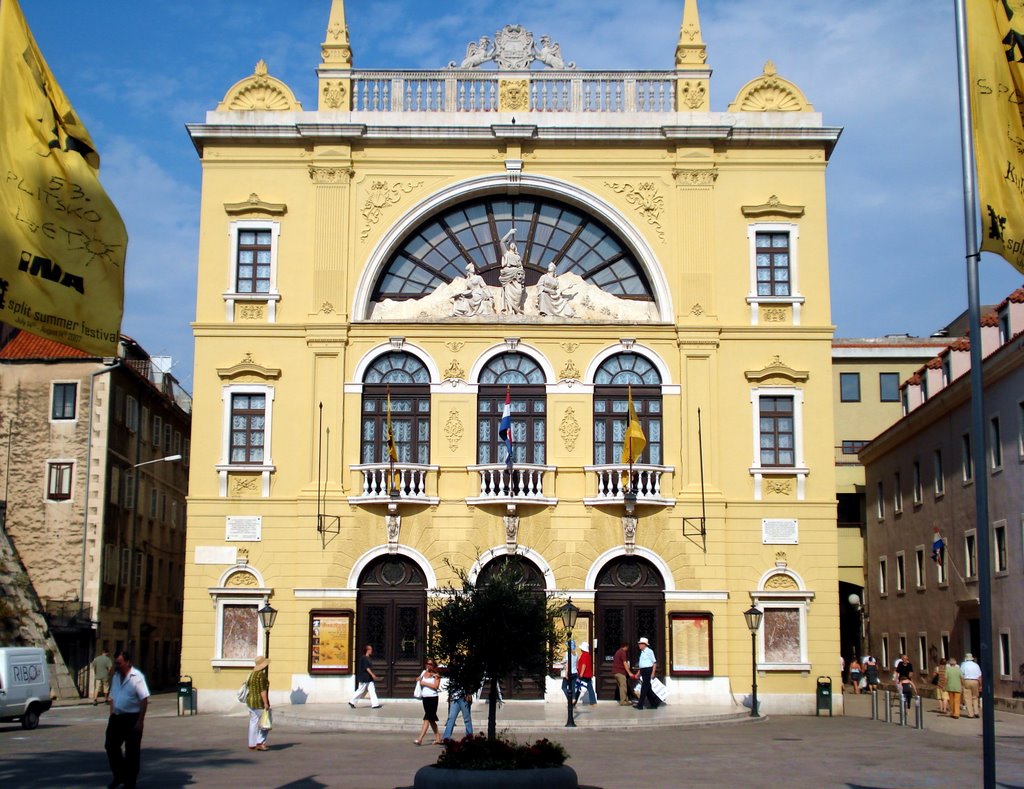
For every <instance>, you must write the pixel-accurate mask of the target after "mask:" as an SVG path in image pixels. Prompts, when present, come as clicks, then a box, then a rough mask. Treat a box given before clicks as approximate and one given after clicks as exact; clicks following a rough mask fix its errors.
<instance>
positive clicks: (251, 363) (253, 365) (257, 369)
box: [217, 353, 281, 381]
mask: <svg viewBox="0 0 1024 789" xmlns="http://www.w3.org/2000/svg"><path fill="white" fill-rule="evenodd" d="M217 375H218V376H220V378H221V379H222V380H224V379H232V378H239V377H241V376H243V375H245V376H252V377H254V378H262V379H263V380H265V381H269V380H273V379H276V378H280V377H281V368H280V367H264V366H263V365H262V364H259V363H258V362H256V361H255V360H254V359H253V358H252V354H251V353H247V354H245V356H243V357H242V360H241V361H240V362H238V364H233V365H231V366H230V367H218V368H217Z"/></svg>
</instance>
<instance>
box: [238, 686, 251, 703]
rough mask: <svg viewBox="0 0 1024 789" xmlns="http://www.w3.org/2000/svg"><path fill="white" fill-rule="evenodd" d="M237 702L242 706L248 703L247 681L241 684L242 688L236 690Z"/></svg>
mask: <svg viewBox="0 0 1024 789" xmlns="http://www.w3.org/2000/svg"><path fill="white" fill-rule="evenodd" d="M238 700H239V701H240V702H242V703H243V704H248V703H249V680H246V681H245V682H243V683H242V687H240V688H239V689H238Z"/></svg>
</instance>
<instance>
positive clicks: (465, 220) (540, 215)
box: [372, 195, 654, 302]
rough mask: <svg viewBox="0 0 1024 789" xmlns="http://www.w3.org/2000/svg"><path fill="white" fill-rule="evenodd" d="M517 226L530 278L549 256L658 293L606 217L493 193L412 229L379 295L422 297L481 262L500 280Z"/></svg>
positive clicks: (595, 281) (627, 288)
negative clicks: (504, 243) (506, 240)
mask: <svg viewBox="0 0 1024 789" xmlns="http://www.w3.org/2000/svg"><path fill="white" fill-rule="evenodd" d="M513 227H514V228H515V231H516V233H515V240H516V243H517V245H518V247H519V252H520V255H521V256H522V259H523V266H524V269H525V272H526V282H525V284H526V285H527V286H529V285H535V284H536V283H537V280H538V279H539V278H540V276H541V274H543V273H544V272H545V270H546V269H547V266H548V264H549V263H554V264H555V268H556V270H557V273H558V274H565V273H567V272H572V273H574V274H578V275H579V276H580V277H582V278H583V279H584V280H585V281H586V282H588V283H590V284H592V285H595V286H597V287H599V288H601V289H602V290H604V291H605V292H607V293H610V294H612V295H614V296H618V297H619V298H625V299H638V300H643V301H653V300H654V296H653V290H652V288H651V286H650V283H649V282H648V280H647V276H646V275H645V273H644V271H643V269H642V268H641V266H640V264H639V262H638V261H637V259H636V257H635V256H634V255H633V253H632V252H631V251H630V250H629V248H628V247H627V246H626V244H625V243H624V242H623V241H622V240H621V239H620V238H618V237H617V236H616V235H615V234H614V233H613V232H612V231H611V230H610V229H609V228H608V227H607V226H606V225H605V224H604V223H603V222H601V221H600V220H599V219H597V218H595V217H593V216H589V215H588V214H587V213H586V212H585V211H583V210H581V209H579V208H577V207H575V206H572V205H569V204H568V203H563V202H560V201H558V200H555V199H553V198H550V197H534V196H521V197H518V198H515V199H509V198H508V197H505V196H498V195H492V196H489V197H480V198H476V199H474V200H471V201H468V202H465V203H460V204H458V205H455V206H451V207H449V208H447V209H444V210H442V211H441V212H439V213H437V214H435V215H433V216H432V217H430V218H429V219H427V220H425V221H424V222H422V223H421V224H420V225H419V226H418V227H417V228H415V229H414V230H413V231H412V232H410V233H409V234H408V235H407V236H406V237H405V239H404V240H403V241H402V243H401V245H400V246H399V247H398V248H397V249H396V250H395V252H394V253H392V255H391V257H390V258H389V259H388V261H387V263H386V264H385V265H384V267H383V268H382V270H381V273H380V276H379V277H378V278H377V281H376V282H375V283H374V287H373V295H372V299H373V301H374V302H380V301H382V300H383V299H394V300H402V299H418V298H421V297H422V296H425V295H427V294H428V293H432V292H433V291H434V290H436V289H437V288H438V287H440V286H441V285H444V284H446V283H449V282H451V281H452V280H454V279H455V278H456V277H462V276H464V275H465V270H466V264H467V263H473V264H474V265H475V266H476V268H477V271H478V273H479V274H480V275H481V276H482V277H483V279H484V281H485V282H486V283H487V284H488V285H495V286H496V285H498V275H499V270H500V264H501V255H502V250H501V244H500V239H501V237H502V236H504V235H505V234H506V233H507V232H508V231H509V230H510V229H511V228H513Z"/></svg>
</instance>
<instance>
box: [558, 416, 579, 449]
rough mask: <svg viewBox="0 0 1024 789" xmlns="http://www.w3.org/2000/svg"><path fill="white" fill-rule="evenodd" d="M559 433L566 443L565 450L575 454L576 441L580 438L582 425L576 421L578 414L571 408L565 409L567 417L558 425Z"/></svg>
mask: <svg viewBox="0 0 1024 789" xmlns="http://www.w3.org/2000/svg"><path fill="white" fill-rule="evenodd" d="M558 432H559V433H561V435H562V441H563V442H565V450H566V451H567V452H574V451H575V450H576V439H577V438H579V436H580V423H579V422H577V421H576V412H575V411H574V410H573V409H572V407H571V406H570V407H569V408H566V409H565V416H563V417H562V421H561V422H559V423H558Z"/></svg>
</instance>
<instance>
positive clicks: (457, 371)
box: [444, 359, 466, 381]
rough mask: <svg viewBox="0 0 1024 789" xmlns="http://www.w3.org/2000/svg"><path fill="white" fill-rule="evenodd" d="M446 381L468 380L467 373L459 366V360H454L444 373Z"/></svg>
mask: <svg viewBox="0 0 1024 789" xmlns="http://www.w3.org/2000/svg"><path fill="white" fill-rule="evenodd" d="M444 378H445V380H451V379H453V378H458V379H460V380H463V381H464V380H466V371H465V370H463V369H462V365H461V364H459V361H458V359H452V361H451V364H449V365H448V367H447V368H446V369H445V371H444Z"/></svg>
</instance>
